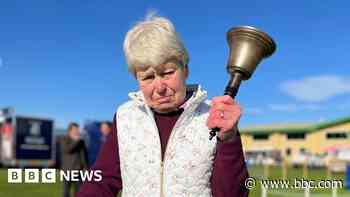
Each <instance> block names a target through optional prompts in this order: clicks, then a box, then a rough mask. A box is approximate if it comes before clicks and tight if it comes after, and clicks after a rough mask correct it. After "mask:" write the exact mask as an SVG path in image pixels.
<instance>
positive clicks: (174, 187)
mask: <svg viewBox="0 0 350 197" xmlns="http://www.w3.org/2000/svg"><path fill="white" fill-rule="evenodd" d="M124 53H125V57H126V62H127V64H128V68H129V71H130V73H131V74H132V75H133V77H134V78H135V79H136V81H137V83H138V87H139V91H137V92H131V93H129V97H130V100H129V101H128V102H126V103H124V104H122V105H121V106H119V107H118V109H117V111H116V113H115V116H114V119H113V126H112V133H111V135H109V136H108V138H107V141H106V143H105V144H104V145H103V147H102V150H101V151H100V153H99V155H98V158H97V160H96V163H95V166H94V167H93V169H96V170H101V171H102V181H100V182H85V183H84V184H83V186H82V187H81V190H80V191H79V193H78V195H77V196H78V197H115V196H116V194H117V193H118V192H119V191H122V196H123V197H136V196H147V197H159V196H161V197H179V196H186V197H190V196H191V197H194V196H200V197H243V196H245V197H246V196H248V190H247V189H246V188H245V186H244V182H245V180H246V179H247V178H248V171H247V168H246V165H245V161H244V156H243V150H242V144H241V138H240V134H239V131H238V128H237V124H238V121H239V119H240V116H241V108H240V106H239V104H238V103H237V102H236V101H234V100H233V99H232V98H231V97H229V96H218V97H214V98H212V100H211V101H209V100H207V92H206V91H205V90H203V89H202V88H201V86H200V85H188V84H186V79H187V78H188V75H189V55H188V53H187V50H186V48H185V46H184V44H183V43H182V41H181V40H180V38H179V36H178V34H177V32H176V31H175V28H174V25H173V24H172V23H171V22H170V20H168V19H166V18H164V17H158V16H155V15H150V16H147V17H146V20H144V21H141V22H139V23H137V24H136V25H135V26H134V27H132V28H131V29H130V30H129V32H128V33H127V34H126V37H125V40H124ZM194 74H195V73H194ZM215 127H218V128H220V132H219V133H218V135H217V138H214V139H213V140H209V136H210V135H209V132H210V130H211V129H212V128H215Z"/></svg>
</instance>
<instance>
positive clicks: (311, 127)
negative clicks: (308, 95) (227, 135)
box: [239, 116, 350, 134]
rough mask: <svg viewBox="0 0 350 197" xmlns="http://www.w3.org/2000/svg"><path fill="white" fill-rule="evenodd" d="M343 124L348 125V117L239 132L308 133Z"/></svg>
mask: <svg viewBox="0 0 350 197" xmlns="http://www.w3.org/2000/svg"><path fill="white" fill-rule="evenodd" d="M344 123H350V116H349V117H345V118H339V119H336V120H333V121H323V122H320V123H302V124H296V123H295V124H272V125H259V126H249V127H244V128H240V130H239V131H240V132H241V133H243V134H268V133H310V132H315V131H318V130H321V129H325V128H329V127H333V126H337V125H340V124H344Z"/></svg>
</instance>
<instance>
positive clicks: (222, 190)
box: [211, 131, 249, 197]
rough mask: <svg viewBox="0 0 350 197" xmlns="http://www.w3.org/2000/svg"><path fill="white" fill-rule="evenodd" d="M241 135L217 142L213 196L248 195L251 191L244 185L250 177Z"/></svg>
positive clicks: (238, 196)
mask: <svg viewBox="0 0 350 197" xmlns="http://www.w3.org/2000/svg"><path fill="white" fill-rule="evenodd" d="M248 176H249V175H248V171H247V168H246V165H245V161H244V156H243V150H242V143H241V137H240V134H239V132H238V131H237V135H236V136H235V137H234V138H233V139H231V140H229V141H225V142H220V141H218V142H217V151H216V155H215V159H214V166H213V173H212V177H211V187H212V192H213V197H232V196H235V197H246V196H248V193H249V191H248V190H247V189H246V188H245V186H244V181H245V179H246V178H248Z"/></svg>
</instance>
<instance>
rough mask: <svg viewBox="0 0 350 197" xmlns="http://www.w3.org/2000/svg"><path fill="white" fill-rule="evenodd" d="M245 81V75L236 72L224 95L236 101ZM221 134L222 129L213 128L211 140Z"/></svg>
mask: <svg viewBox="0 0 350 197" xmlns="http://www.w3.org/2000/svg"><path fill="white" fill-rule="evenodd" d="M242 79H243V73H241V72H239V71H235V72H233V73H232V74H231V78H230V81H229V82H228V84H227V86H226V88H225V93H224V95H229V96H230V97H231V98H232V99H235V97H236V95H237V93H238V89H239V86H240V85H241V81H242ZM217 132H220V128H218V127H215V128H213V129H212V130H211V131H210V132H209V134H210V136H209V140H212V139H213V137H215V136H216V133H217Z"/></svg>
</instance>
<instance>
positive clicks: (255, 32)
mask: <svg viewBox="0 0 350 197" xmlns="http://www.w3.org/2000/svg"><path fill="white" fill-rule="evenodd" d="M236 36H246V37H250V38H252V39H256V40H259V41H261V42H262V43H263V46H264V47H265V48H266V51H265V52H266V53H265V54H264V57H269V56H270V55H272V54H273V53H274V52H275V50H276V43H275V41H274V40H273V39H272V38H271V37H270V36H269V35H268V34H266V33H265V32H263V31H261V30H259V29H258V28H255V27H252V26H238V27H233V28H231V29H230V30H228V32H227V40H228V41H229V42H230V43H231V40H232V38H233V37H236Z"/></svg>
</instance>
